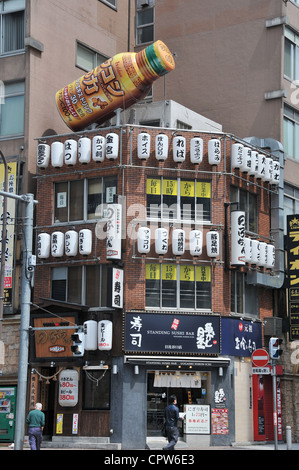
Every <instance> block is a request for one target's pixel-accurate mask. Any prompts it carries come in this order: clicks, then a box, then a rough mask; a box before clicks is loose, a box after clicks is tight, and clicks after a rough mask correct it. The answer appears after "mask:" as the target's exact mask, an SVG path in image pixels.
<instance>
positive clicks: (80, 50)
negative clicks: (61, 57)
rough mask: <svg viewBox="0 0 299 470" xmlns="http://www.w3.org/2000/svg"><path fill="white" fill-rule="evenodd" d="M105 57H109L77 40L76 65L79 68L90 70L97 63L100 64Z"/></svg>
mask: <svg viewBox="0 0 299 470" xmlns="http://www.w3.org/2000/svg"><path fill="white" fill-rule="evenodd" d="M107 59H109V57H107V56H105V55H103V54H101V53H100V52H98V51H96V50H94V49H91V48H90V47H87V46H85V45H84V44H81V43H79V42H77V52H76V66H77V67H80V69H83V70H86V71H89V70H92V69H94V68H95V67H97V66H98V65H101V64H102V63H103V62H105V61H106V60H107Z"/></svg>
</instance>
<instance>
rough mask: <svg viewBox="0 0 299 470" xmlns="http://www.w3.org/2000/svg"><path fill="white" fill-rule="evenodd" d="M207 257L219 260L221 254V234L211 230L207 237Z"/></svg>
mask: <svg viewBox="0 0 299 470" xmlns="http://www.w3.org/2000/svg"><path fill="white" fill-rule="evenodd" d="M206 243H207V255H208V256H209V258H217V257H218V256H219V254H220V250H219V232H216V231H215V230H210V231H209V232H207V236H206Z"/></svg>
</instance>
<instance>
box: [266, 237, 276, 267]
mask: <svg viewBox="0 0 299 470" xmlns="http://www.w3.org/2000/svg"><path fill="white" fill-rule="evenodd" d="M274 266H275V246H274V245H272V244H271V243H268V244H267V250H266V263H265V268H267V269H273V268H274Z"/></svg>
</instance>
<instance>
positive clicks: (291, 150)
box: [283, 105, 299, 160]
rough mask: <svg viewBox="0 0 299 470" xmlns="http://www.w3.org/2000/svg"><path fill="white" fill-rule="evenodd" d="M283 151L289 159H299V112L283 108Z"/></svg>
mask: <svg viewBox="0 0 299 470" xmlns="http://www.w3.org/2000/svg"><path fill="white" fill-rule="evenodd" d="M283 144H284V151H285V153H286V155H287V156H288V157H289V158H294V159H296V160H298V159H299V154H298V148H299V111H296V110H295V109H293V108H291V107H290V106H287V105H285V106H284V116H283Z"/></svg>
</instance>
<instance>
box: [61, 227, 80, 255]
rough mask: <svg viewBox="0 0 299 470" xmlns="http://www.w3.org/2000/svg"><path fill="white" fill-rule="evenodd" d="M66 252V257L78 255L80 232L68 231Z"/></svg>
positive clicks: (65, 241)
mask: <svg viewBox="0 0 299 470" xmlns="http://www.w3.org/2000/svg"><path fill="white" fill-rule="evenodd" d="M64 250H65V254H66V256H76V255H77V253H78V232H76V231H75V230H68V231H67V232H65V236H64Z"/></svg>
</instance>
